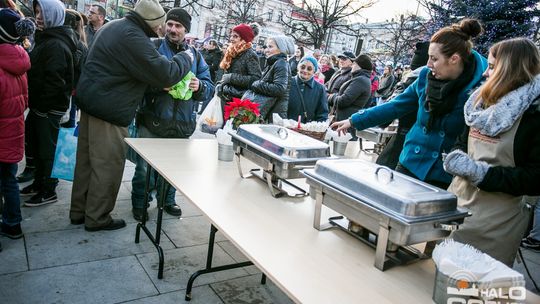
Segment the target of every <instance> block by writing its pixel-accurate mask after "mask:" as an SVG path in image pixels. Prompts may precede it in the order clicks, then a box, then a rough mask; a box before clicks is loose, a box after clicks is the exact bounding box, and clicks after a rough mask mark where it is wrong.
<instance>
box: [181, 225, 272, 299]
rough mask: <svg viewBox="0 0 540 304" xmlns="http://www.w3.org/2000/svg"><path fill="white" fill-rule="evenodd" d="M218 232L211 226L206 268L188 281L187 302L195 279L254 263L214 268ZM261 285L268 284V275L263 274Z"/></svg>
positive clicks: (248, 262)
mask: <svg viewBox="0 0 540 304" xmlns="http://www.w3.org/2000/svg"><path fill="white" fill-rule="evenodd" d="M217 231H218V229H217V228H216V227H215V226H214V225H211V226H210V237H209V240H208V253H207V256H206V268H205V269H201V270H199V271H196V272H195V273H193V274H192V275H191V277H190V278H189V281H188V283H187V287H186V296H185V300H186V301H190V300H191V298H192V297H191V290H192V289H193V283H194V282H195V279H197V277H198V276H200V275H201V274H206V273H212V272H218V271H223V270H229V269H235V268H240V267H246V266H251V265H253V262H251V261H247V262H241V263H233V264H228V265H223V266H218V267H212V257H213V255H214V240H215V236H216V232H217ZM261 284H266V275H265V274H264V273H263V274H262V277H261Z"/></svg>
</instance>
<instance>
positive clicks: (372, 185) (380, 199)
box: [304, 159, 457, 217]
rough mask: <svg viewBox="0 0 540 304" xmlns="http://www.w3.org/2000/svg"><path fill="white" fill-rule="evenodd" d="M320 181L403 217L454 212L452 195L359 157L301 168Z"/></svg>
mask: <svg viewBox="0 0 540 304" xmlns="http://www.w3.org/2000/svg"><path fill="white" fill-rule="evenodd" d="M304 173H305V175H306V176H307V177H308V178H314V179H316V180H319V181H321V182H323V183H325V184H327V185H329V186H331V187H333V188H335V189H338V190H339V191H341V192H344V193H345V194H347V195H349V196H351V197H353V198H355V199H358V200H360V201H362V202H364V203H368V204H370V205H372V206H374V207H376V208H380V209H384V210H385V211H390V212H391V213H394V214H397V215H400V216H404V217H424V216H434V215H440V214H444V213H449V212H455V211H456V208H457V198H456V196H455V195H454V194H452V193H450V192H448V191H445V190H442V189H439V188H437V187H434V186H431V185H429V184H427V183H424V182H421V181H419V180H417V179H414V178H412V177H409V176H406V175H403V174H400V173H397V172H395V171H393V170H390V169H388V168H386V167H382V166H379V165H376V164H374V163H370V162H367V161H364V160H361V159H339V160H320V161H318V162H317V164H316V166H315V169H312V170H304Z"/></svg>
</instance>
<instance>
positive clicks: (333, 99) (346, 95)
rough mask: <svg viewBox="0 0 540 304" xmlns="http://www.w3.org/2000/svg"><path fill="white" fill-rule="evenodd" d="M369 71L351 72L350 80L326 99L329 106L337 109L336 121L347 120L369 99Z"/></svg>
mask: <svg viewBox="0 0 540 304" xmlns="http://www.w3.org/2000/svg"><path fill="white" fill-rule="evenodd" d="M370 75H371V71H368V70H363V69H361V70H357V71H354V72H352V79H351V80H349V81H347V82H345V83H344V84H343V85H342V86H341V88H340V89H339V93H336V94H332V95H330V97H329V98H328V103H329V104H330V105H331V106H336V107H337V120H338V121H339V120H343V119H347V118H349V117H350V116H351V115H352V114H354V113H356V112H358V111H359V110H360V109H362V108H363V107H364V106H365V105H366V104H367V103H368V102H369V99H370V97H371V80H370Z"/></svg>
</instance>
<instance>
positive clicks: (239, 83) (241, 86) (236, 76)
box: [221, 49, 261, 101]
mask: <svg viewBox="0 0 540 304" xmlns="http://www.w3.org/2000/svg"><path fill="white" fill-rule="evenodd" d="M223 74H231V78H230V81H229V82H227V83H224V84H223V90H222V93H221V96H222V97H223V99H225V100H226V101H229V100H231V98H232V97H238V98H241V97H242V95H244V93H245V92H246V91H247V90H248V89H249V88H250V87H251V84H253V82H255V80H259V79H260V78H261V67H260V66H259V57H258V56H257V54H256V53H255V51H254V50H253V49H247V50H245V51H244V52H242V53H240V54H239V55H238V56H237V57H236V58H234V59H233V60H232V62H231V66H230V67H229V68H228V69H227V70H226V71H223Z"/></svg>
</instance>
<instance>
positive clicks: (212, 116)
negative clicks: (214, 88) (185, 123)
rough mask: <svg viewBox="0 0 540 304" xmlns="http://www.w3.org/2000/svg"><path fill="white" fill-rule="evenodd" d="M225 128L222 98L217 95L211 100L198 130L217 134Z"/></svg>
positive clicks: (200, 120) (199, 122)
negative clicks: (222, 127)
mask: <svg viewBox="0 0 540 304" xmlns="http://www.w3.org/2000/svg"><path fill="white" fill-rule="evenodd" d="M221 126H223V112H222V110H221V98H219V97H218V96H217V94H216V95H214V97H213V98H212V100H210V102H209V103H208V105H207V106H206V108H205V109H204V111H203V112H202V114H201V116H200V117H199V121H198V122H197V130H199V131H201V132H204V133H210V134H216V132H217V130H218V129H220V128H221Z"/></svg>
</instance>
